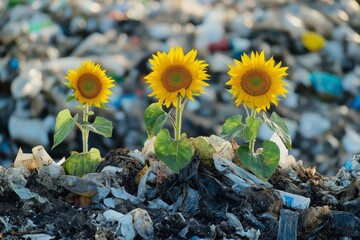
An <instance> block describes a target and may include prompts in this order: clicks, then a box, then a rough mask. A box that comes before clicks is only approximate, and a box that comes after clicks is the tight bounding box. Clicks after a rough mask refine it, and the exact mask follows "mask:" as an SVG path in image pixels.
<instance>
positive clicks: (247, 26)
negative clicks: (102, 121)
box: [0, 0, 360, 175]
mask: <svg viewBox="0 0 360 240" xmlns="http://www.w3.org/2000/svg"><path fill="white" fill-rule="evenodd" d="M359 31H360V6H359V1H356V0H339V1H337V0H317V1H312V0H309V1H306V0H303V1H296V0H258V1H256V0H222V1H220V0H181V1H178V0H163V1H161V0H157V1H156V0H136V1H135V0H134V1H131V0H128V1H125V0H99V1H94V0H28V1H25V0H1V1H0V165H3V166H7V167H8V166H10V165H11V164H12V162H13V161H14V159H15V156H16V154H17V152H18V149H19V147H21V148H22V149H23V150H24V152H31V148H32V147H34V146H36V145H39V144H41V145H43V146H45V147H46V149H47V151H48V153H49V154H50V156H52V157H53V158H54V159H56V160H59V159H60V158H62V157H68V156H69V153H70V151H72V150H77V151H81V134H80V132H79V131H73V132H72V133H71V134H70V135H69V137H68V138H67V139H66V140H65V141H64V142H63V143H62V144H61V145H60V146H58V147H56V148H55V149H53V150H51V146H52V142H53V133H54V132H53V131H54V126H55V117H56V115H57V113H58V112H59V111H60V110H62V109H64V108H69V109H71V111H72V113H73V114H75V113H76V112H77V111H78V109H76V108H75V106H76V102H75V101H72V102H65V100H66V99H67V97H68V96H69V95H70V92H69V89H68V88H67V87H66V86H65V85H64V84H62V82H64V81H65V78H64V76H65V75H66V73H67V71H68V70H69V69H75V68H77V67H79V64H80V62H82V61H84V60H87V59H90V60H92V61H94V62H96V63H99V64H100V65H101V66H102V68H104V69H106V70H107V74H108V75H110V76H111V77H112V78H113V79H115V81H116V87H115V88H113V89H112V91H113V95H112V96H111V99H110V102H109V104H108V105H107V107H108V110H107V111H104V110H99V109H95V111H96V114H97V115H100V116H103V117H106V118H107V119H109V120H111V121H112V122H113V125H114V131H113V136H112V137H111V138H103V137H101V136H98V135H96V134H93V135H90V147H97V148H99V149H100V151H101V154H102V156H105V155H106V154H107V152H108V151H110V150H111V149H116V148H119V147H125V146H126V147H128V148H130V149H141V148H142V146H143V143H144V141H146V139H147V136H146V131H145V127H144V121H143V112H144V109H145V108H146V107H147V106H148V105H149V104H150V103H151V102H153V101H155V100H154V99H150V98H149V97H147V95H148V94H149V93H150V90H148V89H147V88H146V84H144V82H143V77H144V76H145V75H146V74H148V73H149V64H148V59H149V58H150V57H151V54H152V53H155V52H156V51H159V50H160V51H168V49H169V48H170V47H171V46H176V45H179V46H182V47H183V48H184V50H185V51H186V52H187V51H189V50H190V49H192V48H196V49H198V58H199V59H204V60H206V61H207V62H208V63H209V69H208V70H209V73H210V74H211V79H210V82H209V83H210V84H211V86H210V87H207V88H206V92H207V94H204V95H202V96H201V97H199V98H197V99H196V101H195V102H188V104H187V106H186V111H185V113H184V120H183V131H184V132H186V133H187V134H188V136H199V135H204V136H209V135H211V134H217V135H220V132H221V126H222V124H223V123H224V121H225V119H226V118H227V117H229V116H231V115H234V114H238V113H242V111H243V109H241V108H236V107H235V106H234V104H233V100H231V96H230V94H229V93H228V92H227V91H226V90H225V85H224V84H225V82H226V81H228V79H229V76H228V75H227V71H228V67H227V65H228V64H232V63H233V59H234V58H235V59H239V57H240V56H241V55H242V54H243V53H249V52H251V51H254V50H256V51H261V50H264V51H265V53H266V56H267V58H269V57H270V56H273V57H274V58H275V60H276V61H282V63H283V65H286V66H289V71H288V72H289V75H288V77H287V79H286V81H287V82H288V83H289V87H288V89H289V93H288V94H287V98H286V99H284V100H283V101H281V102H280V105H279V107H277V108H276V109H275V108H271V109H270V111H269V112H272V111H276V112H277V113H278V114H279V115H280V116H282V117H284V118H285V119H286V121H287V123H288V126H289V129H290V132H291V137H292V139H293V149H292V150H291V154H293V155H294V156H295V158H296V159H297V160H303V161H304V165H305V166H317V170H318V171H319V172H321V173H323V174H329V175H332V174H334V173H336V172H337V171H338V169H339V168H340V167H341V166H343V165H344V164H345V162H346V161H347V160H349V159H351V158H352V156H353V155H354V154H356V153H360V124H359V119H360V114H359V111H360V64H359V63H360V35H359ZM271 134H272V133H271V132H270V131H269V130H268V129H267V128H266V127H265V126H262V127H261V130H260V136H259V138H260V139H259V140H261V139H268V138H270V136H271ZM258 142H259V141H258ZM239 143H240V144H241V142H239Z"/></svg>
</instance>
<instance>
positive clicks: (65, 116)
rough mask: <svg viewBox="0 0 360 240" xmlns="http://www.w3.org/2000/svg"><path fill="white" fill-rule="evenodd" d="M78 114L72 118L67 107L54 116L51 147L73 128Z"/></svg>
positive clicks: (62, 139) (57, 143) (58, 142)
mask: <svg viewBox="0 0 360 240" xmlns="http://www.w3.org/2000/svg"><path fill="white" fill-rule="evenodd" d="M77 117H78V115H77V114H76V115H75V117H74V118H73V117H72V116H71V113H70V111H69V109H64V110H62V111H60V112H59V114H58V115H57V116H56V123H55V132H54V144H53V146H52V148H51V149H53V148H54V147H56V146H57V145H59V144H60V143H61V142H62V141H64V139H65V138H66V137H67V135H69V133H70V132H71V130H72V129H73V128H74V126H75V123H76V120H77Z"/></svg>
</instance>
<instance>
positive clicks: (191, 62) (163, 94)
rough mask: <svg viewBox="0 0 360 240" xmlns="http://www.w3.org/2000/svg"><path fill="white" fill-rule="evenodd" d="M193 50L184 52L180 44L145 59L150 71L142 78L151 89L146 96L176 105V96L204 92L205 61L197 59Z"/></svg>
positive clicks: (191, 97) (161, 102) (189, 96)
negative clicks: (148, 63)
mask: <svg viewBox="0 0 360 240" xmlns="http://www.w3.org/2000/svg"><path fill="white" fill-rule="evenodd" d="M196 54H197V51H196V50H194V49H193V50H191V51H190V52H188V53H187V54H184V52H183V49H182V48H181V47H176V48H173V47H172V48H171V49H170V51H169V52H168V53H165V52H157V54H156V55H155V54H153V56H152V57H153V59H150V60H149V62H150V64H151V65H152V67H151V69H152V72H151V73H150V74H148V75H147V76H146V77H145V80H146V83H148V84H150V86H149V87H150V88H151V89H152V90H153V92H152V93H150V94H149V96H150V97H151V96H155V97H156V98H157V99H158V100H159V103H160V104H164V105H165V106H166V107H169V106H170V105H171V104H172V105H173V106H174V107H177V96H178V95H179V94H180V95H181V97H182V98H184V97H187V98H188V99H190V100H194V96H199V95H200V94H202V93H204V90H203V88H202V87H203V86H208V85H209V84H208V83H206V82H204V81H205V80H208V78H209V75H208V74H207V73H206V66H207V65H208V64H206V63H205V61H203V60H197V59H195V58H196Z"/></svg>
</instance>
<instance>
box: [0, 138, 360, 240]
mask: <svg viewBox="0 0 360 240" xmlns="http://www.w3.org/2000/svg"><path fill="white" fill-rule="evenodd" d="M206 141H208V142H209V143H210V144H211V145H212V146H213V147H214V149H215V150H216V151H215V153H214V154H213V155H212V156H211V157H210V158H207V159H206V158H201V157H200V156H198V155H195V156H194V157H193V158H192V160H191V162H190V163H189V164H188V165H187V166H186V167H185V168H184V169H182V170H181V171H180V173H179V174H175V173H173V172H172V171H171V170H170V169H169V168H168V167H167V166H166V165H164V164H163V163H162V162H160V161H159V160H158V159H157V158H156V157H155V154H154V149H153V142H152V141H151V140H149V141H147V142H146V145H145V147H144V148H143V150H142V152H140V151H138V150H135V151H130V150H128V149H116V150H113V151H110V152H109V153H108V154H107V156H106V158H105V159H104V161H102V162H101V164H100V165H99V167H98V169H97V171H96V172H95V173H89V174H86V175H84V176H82V177H76V176H69V175H64V169H63V168H62V167H61V166H60V165H59V164H57V163H55V162H54V161H53V160H52V158H51V157H50V156H49V155H48V154H47V153H46V151H45V150H44V148H43V147H42V146H37V147H35V148H33V150H32V153H23V152H22V151H19V153H18V156H17V159H16V162H15V167H12V168H7V169H5V168H3V167H0V236H2V237H3V238H4V239H20V238H21V239H24V238H25V239H99V240H100V239H279V240H280V239H283V240H285V239H344V238H346V239H359V238H360V211H359V210H360V195H359V189H360V178H359V174H360V158H359V156H356V157H354V158H353V159H352V160H351V161H349V162H348V163H347V164H346V166H345V167H343V168H341V169H340V170H339V171H338V173H337V174H336V175H335V176H331V177H326V176H323V175H321V174H319V173H317V172H316V171H315V169H314V168H304V167H303V166H302V162H301V161H295V159H294V157H293V156H291V155H287V156H286V161H283V162H281V163H280V166H279V167H278V168H277V170H276V172H275V174H274V175H273V176H272V177H271V178H270V179H269V180H268V181H264V180H262V179H259V178H257V177H256V176H254V175H252V174H251V173H250V172H248V171H245V170H244V167H243V166H241V165H239V161H238V159H236V157H235V150H234V145H233V144H231V143H230V142H228V141H225V140H223V139H221V138H219V137H216V136H211V137H208V138H206Z"/></svg>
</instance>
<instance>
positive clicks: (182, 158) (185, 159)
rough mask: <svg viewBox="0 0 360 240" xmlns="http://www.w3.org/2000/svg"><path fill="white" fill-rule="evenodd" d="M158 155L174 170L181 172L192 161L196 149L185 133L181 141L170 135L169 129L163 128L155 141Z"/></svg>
mask: <svg viewBox="0 0 360 240" xmlns="http://www.w3.org/2000/svg"><path fill="white" fill-rule="evenodd" d="M154 148H155V153H156V156H157V157H158V158H159V159H160V160H161V161H162V162H163V163H165V164H166V165H167V166H168V167H169V168H170V169H171V170H172V171H174V172H176V173H179V172H180V170H181V169H183V168H184V167H185V166H186V165H187V164H188V163H189V162H190V161H191V157H192V156H193V154H194V150H193V148H192V147H191V145H190V142H189V140H188V139H187V138H186V137H185V135H182V136H181V139H180V140H179V141H176V140H174V139H172V138H171V137H170V134H169V131H168V130H167V129H161V130H160V132H159V133H158V134H157V136H156V140H155V143H154Z"/></svg>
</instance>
